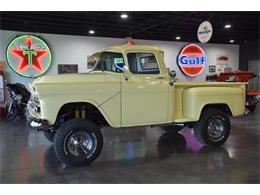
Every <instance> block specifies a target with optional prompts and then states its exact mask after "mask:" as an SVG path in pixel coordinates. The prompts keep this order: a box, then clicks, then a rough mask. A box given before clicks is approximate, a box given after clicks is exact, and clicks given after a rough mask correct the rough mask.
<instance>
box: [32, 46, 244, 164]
mask: <svg viewBox="0 0 260 195" xmlns="http://www.w3.org/2000/svg"><path fill="white" fill-rule="evenodd" d="M94 56H95V57H96V58H97V59H98V60H97V62H96V64H95V66H94V69H93V71H91V72H89V73H83V74H65V75H50V76H43V77H40V78H38V79H36V80H35V81H34V82H33V83H32V84H30V91H31V94H32V96H31V99H30V101H29V103H28V111H29V115H28V118H29V119H28V120H29V121H30V124H31V126H32V127H35V128H37V129H38V130H42V131H44V134H45V136H46V138H47V139H48V140H49V141H51V142H53V144H54V150H55V152H56V154H57V157H58V158H59V159H60V160H61V161H62V162H64V163H66V164H72V165H82V164H88V163H91V162H93V161H94V160H95V159H96V158H97V157H98V156H99V154H100V153H101V150H102V147H103V137H102V133H101V131H100V128H101V127H103V126H104V125H109V126H111V127H114V128H120V127H133V126H146V125H149V126H162V128H163V129H165V130H166V131H172V132H177V131H180V130H181V129H182V128H183V127H184V126H188V127H191V128H193V129H194V133H195V135H196V137H197V139H198V140H199V141H200V142H201V143H203V144H205V145H208V146H213V147H215V146H219V145H221V144H223V143H224V142H225V141H226V140H227V138H228V136H229V134H230V130H231V124H230V119H229V116H239V115H243V113H244V111H245V84H246V83H237V82H234V83H229V82H201V83H192V82H186V83H185V82H176V78H175V76H176V74H175V72H174V71H168V69H167V68H166V66H165V62H164V57H163V56H164V55H163V51H162V50H160V49H159V48H157V47H152V46H137V45H130V46H126V45H122V46H114V47H110V48H107V49H105V50H103V51H101V52H98V53H96V54H94Z"/></svg>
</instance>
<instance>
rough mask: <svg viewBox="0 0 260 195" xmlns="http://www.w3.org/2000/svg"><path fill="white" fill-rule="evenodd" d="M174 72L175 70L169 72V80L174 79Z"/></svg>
mask: <svg viewBox="0 0 260 195" xmlns="http://www.w3.org/2000/svg"><path fill="white" fill-rule="evenodd" d="M176 75H177V74H176V71H175V70H171V71H169V76H170V77H171V78H175V77H176Z"/></svg>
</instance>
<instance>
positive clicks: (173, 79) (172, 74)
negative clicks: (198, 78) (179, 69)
mask: <svg viewBox="0 0 260 195" xmlns="http://www.w3.org/2000/svg"><path fill="white" fill-rule="evenodd" d="M169 76H170V79H169V84H170V85H171V86H173V83H175V82H176V81H178V79H177V78H176V76H177V73H176V71H175V70H171V71H169Z"/></svg>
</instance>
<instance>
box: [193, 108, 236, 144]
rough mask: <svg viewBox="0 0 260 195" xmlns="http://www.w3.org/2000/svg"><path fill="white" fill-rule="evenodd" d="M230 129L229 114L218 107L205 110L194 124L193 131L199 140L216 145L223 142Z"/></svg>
mask: <svg viewBox="0 0 260 195" xmlns="http://www.w3.org/2000/svg"><path fill="white" fill-rule="evenodd" d="M230 131H231V124H230V119H229V116H228V115H227V114H226V113H224V112H222V111H221V110H218V109H213V108H212V109H208V110H205V111H204V112H203V113H202V115H201V117H200V120H199V121H198V122H197V123H195V125H194V133H195V136H196V138H197V139H198V141H199V142H201V143H202V144H204V145H207V146H212V147H217V146H220V145H222V144H223V143H225V141H226V140H227V138H228V137H229V134H230Z"/></svg>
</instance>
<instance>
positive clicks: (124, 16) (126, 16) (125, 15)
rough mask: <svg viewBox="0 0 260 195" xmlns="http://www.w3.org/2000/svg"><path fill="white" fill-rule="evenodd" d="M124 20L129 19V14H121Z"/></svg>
mask: <svg viewBox="0 0 260 195" xmlns="http://www.w3.org/2000/svg"><path fill="white" fill-rule="evenodd" d="M120 17H121V18H122V19H126V18H128V15H127V14H121V16H120Z"/></svg>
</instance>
